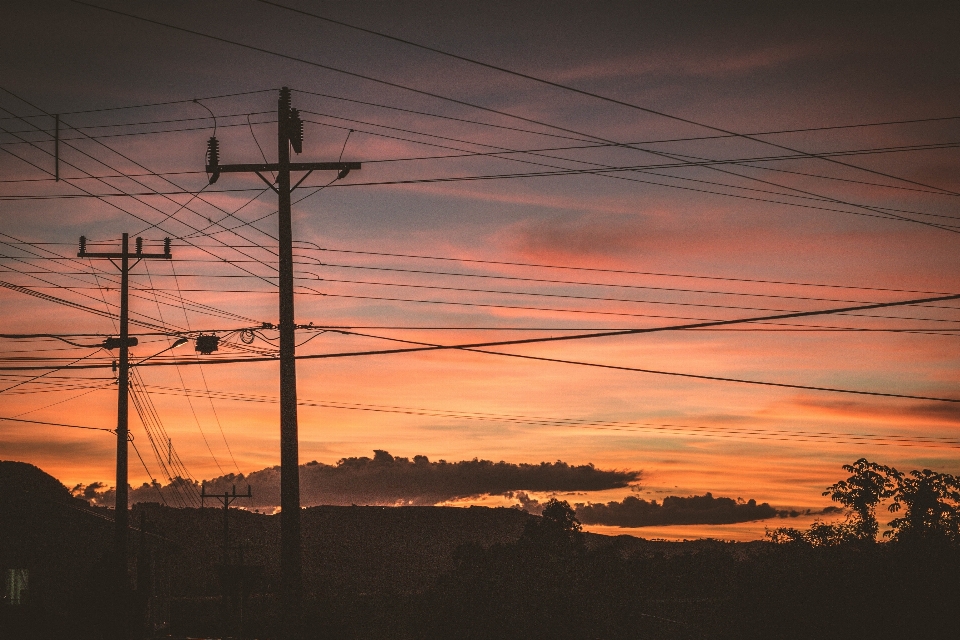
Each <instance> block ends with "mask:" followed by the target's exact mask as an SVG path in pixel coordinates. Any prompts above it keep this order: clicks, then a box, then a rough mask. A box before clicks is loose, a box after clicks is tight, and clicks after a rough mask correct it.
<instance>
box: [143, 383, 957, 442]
mask: <svg viewBox="0 0 960 640" xmlns="http://www.w3.org/2000/svg"><path fill="white" fill-rule="evenodd" d="M149 389H150V390H151V391H153V393H156V394H160V395H164V394H170V395H180V394H181V393H183V392H184V391H183V390H181V389H178V388H176V387H164V386H150V387H149ZM185 392H186V393H188V394H193V395H194V396H195V397H202V396H204V395H205V394H206V393H207V391H204V390H201V389H187V390H186V391H185ZM212 393H213V395H215V396H216V397H217V398H219V399H222V400H232V401H237V402H250V403H277V402H279V398H277V397H275V396H266V395H258V394H249V393H237V392H224V391H214V392H212ZM297 404H298V405H299V406H302V407H318V408H326V409H342V410H349V411H366V412H373V413H391V414H400V415H414V416H426V417H437V418H453V419H459V420H475V421H480V422H498V423H505V424H515V425H531V426H542V427H570V428H587V429H589V428H620V429H623V430H627V428H628V427H639V428H640V429H643V430H646V429H654V430H677V431H681V432H693V433H692V435H713V436H714V437H730V434H740V435H742V434H755V435H763V434H766V435H770V436H773V437H782V438H783V439H790V440H792V439H794V438H791V437H790V436H797V437H804V438H810V439H813V440H847V442H846V444H849V443H851V442H855V443H858V444H859V443H860V442H869V443H872V444H888V445H899V444H904V446H911V444H912V445H913V446H916V445H919V446H944V445H946V446H953V447H960V440H957V439H954V438H945V437H936V436H904V435H899V434H871V433H836V432H830V431H797V430H794V429H763V428H759V427H744V428H737V427H696V426H690V425H676V424H655V423H648V422H643V421H639V420H596V419H590V418H557V417H544V416H530V415H517V414H500V413H489V412H476V411H457V410H447V409H430V408H423V407H407V406H396V405H377V404H365V403H353V402H339V401H334V400H311V399H305V398H303V399H299V400H298V401H297ZM640 429H638V430H640ZM685 435H691V434H690V433H686V434H685Z"/></svg>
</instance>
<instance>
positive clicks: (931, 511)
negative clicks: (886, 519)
mask: <svg viewBox="0 0 960 640" xmlns="http://www.w3.org/2000/svg"><path fill="white" fill-rule="evenodd" d="M894 480H895V482H896V491H895V492H894V494H893V504H891V505H890V511H892V512H897V511H900V509H901V508H903V507H906V508H905V510H904V515H903V516H902V517H900V518H896V519H894V520H892V521H891V522H890V526H891V527H892V529H893V530H892V531H890V532H888V534H887V535H891V536H892V538H893V539H894V540H898V541H909V540H929V539H941V540H947V541H953V542H957V541H960V479H958V478H956V477H954V476H952V475H949V474H946V473H936V472H935V471H931V470H930V469H924V470H923V471H911V472H910V473H909V474H901V473H899V472H895V476H894Z"/></svg>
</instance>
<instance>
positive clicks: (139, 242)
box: [137, 238, 143, 255]
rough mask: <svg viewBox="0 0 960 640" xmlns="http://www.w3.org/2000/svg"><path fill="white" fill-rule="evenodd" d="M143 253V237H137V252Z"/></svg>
mask: <svg viewBox="0 0 960 640" xmlns="http://www.w3.org/2000/svg"><path fill="white" fill-rule="evenodd" d="M141 253H143V238H137V254H138V255H139V254H141Z"/></svg>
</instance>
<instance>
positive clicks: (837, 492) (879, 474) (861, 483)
mask: <svg viewBox="0 0 960 640" xmlns="http://www.w3.org/2000/svg"><path fill="white" fill-rule="evenodd" d="M843 470H844V471H847V472H849V473H851V474H852V475H851V476H850V477H849V478H847V479H846V480H841V481H840V482H838V483H836V484H833V485H830V486H829V487H827V490H826V491H824V492H823V495H825V496H830V499H831V500H833V501H834V502H839V503H840V504H842V505H843V506H845V507H847V508H848V509H850V510H851V511H852V516H853V517H852V518H851V520H850V522H849V524H850V525H851V526H852V533H853V535H854V537H855V538H856V539H858V540H861V541H875V540H876V537H877V532H878V531H879V529H880V527H879V525H878V524H877V517H876V516H875V515H874V512H875V510H876V507H877V504H879V503H880V501H881V500H884V499H886V498H891V497H893V496H894V493H895V492H896V490H897V487H898V485H897V478H898V477H899V472H898V471H897V470H896V469H893V468H891V467H887V466H884V465H881V464H877V463H876V462H869V461H868V460H867V459H866V458H860V459H859V460H857V461H856V462H854V463H853V464H845V465H843Z"/></svg>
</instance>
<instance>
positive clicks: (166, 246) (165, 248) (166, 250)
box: [163, 238, 170, 256]
mask: <svg viewBox="0 0 960 640" xmlns="http://www.w3.org/2000/svg"><path fill="white" fill-rule="evenodd" d="M163 255H165V256H168V255H170V238H164V239H163Z"/></svg>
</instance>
